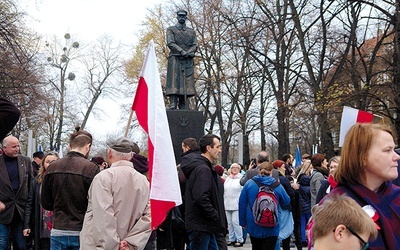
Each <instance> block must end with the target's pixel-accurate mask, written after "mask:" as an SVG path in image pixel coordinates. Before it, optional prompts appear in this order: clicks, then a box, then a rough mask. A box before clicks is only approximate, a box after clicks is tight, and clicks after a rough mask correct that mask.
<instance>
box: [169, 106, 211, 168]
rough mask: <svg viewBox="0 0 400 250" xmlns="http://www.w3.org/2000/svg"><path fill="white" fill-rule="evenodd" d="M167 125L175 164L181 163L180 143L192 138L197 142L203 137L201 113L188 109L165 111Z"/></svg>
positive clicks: (202, 117)
mask: <svg viewBox="0 0 400 250" xmlns="http://www.w3.org/2000/svg"><path fill="white" fill-rule="evenodd" d="M167 117H168V124H169V129H170V132H171V139H172V145H173V147H174V154H175V161H176V164H179V163H180V162H181V155H182V141H183V140H184V139H186V138H188V137H193V138H195V139H196V140H197V141H199V139H200V138H201V137H202V136H203V135H204V116H203V112H201V111H197V110H190V109H173V110H167Z"/></svg>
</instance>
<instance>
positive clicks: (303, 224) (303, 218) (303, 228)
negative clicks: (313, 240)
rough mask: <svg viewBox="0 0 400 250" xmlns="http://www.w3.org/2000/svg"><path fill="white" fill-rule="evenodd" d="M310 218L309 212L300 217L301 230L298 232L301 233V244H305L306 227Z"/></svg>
mask: <svg viewBox="0 0 400 250" xmlns="http://www.w3.org/2000/svg"><path fill="white" fill-rule="evenodd" d="M310 217H311V212H310V213H306V214H302V215H301V229H300V231H301V241H302V242H307V237H306V226H307V223H308V221H309V220H310Z"/></svg>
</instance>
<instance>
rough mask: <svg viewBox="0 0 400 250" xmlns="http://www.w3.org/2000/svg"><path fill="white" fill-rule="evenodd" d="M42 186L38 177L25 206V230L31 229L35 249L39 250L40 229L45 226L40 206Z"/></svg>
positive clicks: (33, 181) (32, 185)
mask: <svg viewBox="0 0 400 250" xmlns="http://www.w3.org/2000/svg"><path fill="white" fill-rule="evenodd" d="M40 186H41V185H40V184H39V183H38V176H36V177H35V178H34V179H33V180H32V183H31V188H30V190H29V195H28V198H27V200H26V206H25V219H24V229H31V235H33V237H34V242H35V244H34V246H35V247H34V249H35V250H39V247H40V244H39V241H40V229H41V227H42V225H43V219H42V216H43V213H42V206H41V205H40Z"/></svg>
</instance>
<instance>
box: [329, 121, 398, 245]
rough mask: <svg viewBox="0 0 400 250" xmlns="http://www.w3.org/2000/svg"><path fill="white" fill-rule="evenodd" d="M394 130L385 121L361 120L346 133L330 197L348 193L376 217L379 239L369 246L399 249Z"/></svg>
mask: <svg viewBox="0 0 400 250" xmlns="http://www.w3.org/2000/svg"><path fill="white" fill-rule="evenodd" d="M394 148H395V142H394V138H393V132H392V130H391V129H389V128H388V127H387V126H385V125H381V124H371V123H357V124H355V125H353V126H352V127H351V128H350V130H349V131H348V132H347V134H346V138H345V140H344V144H343V148H342V152H341V159H340V163H339V166H338V168H337V170H336V172H335V180H336V181H337V182H338V186H337V187H336V188H335V189H333V190H332V191H331V192H330V193H329V194H328V196H327V197H329V196H331V195H337V194H339V195H340V194H347V195H348V196H349V197H351V198H353V199H354V200H355V201H356V202H357V203H358V204H359V205H360V206H361V207H362V208H363V209H364V210H365V211H367V213H368V214H369V215H370V216H371V217H372V219H373V220H374V222H375V224H376V227H377V228H378V236H377V239H376V240H374V241H372V240H369V241H368V243H369V248H368V249H371V250H374V249H398V248H399V246H400V230H399V225H400V202H399V200H400V188H399V187H398V186H395V185H392V180H394V179H396V178H397V176H398V173H397V161H398V160H400V156H399V155H398V154H397V153H396V152H395V151H394Z"/></svg>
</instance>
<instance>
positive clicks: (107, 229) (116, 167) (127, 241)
mask: <svg viewBox="0 0 400 250" xmlns="http://www.w3.org/2000/svg"><path fill="white" fill-rule="evenodd" d="M132 145H133V142H132V141H131V140H129V139H127V138H125V137H120V138H118V139H113V140H109V141H108V142H107V146H108V149H107V155H108V161H109V163H110V164H111V167H110V168H107V169H105V170H103V171H101V172H100V173H99V174H98V175H96V176H95V178H94V179H93V182H92V185H91V186H90V189H89V205H88V209H87V211H86V215H85V219H84V225H83V228H82V231H81V234H80V242H81V249H83V250H85V249H143V248H144V247H145V245H146V243H147V241H148V239H149V237H150V234H151V227H150V222H151V219H150V207H149V195H150V185H149V182H148V181H147V178H146V177H145V176H144V175H142V174H141V173H139V172H137V171H136V170H135V169H134V168H133V164H132V162H130V159H131V158H132V155H133V152H132Z"/></svg>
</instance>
